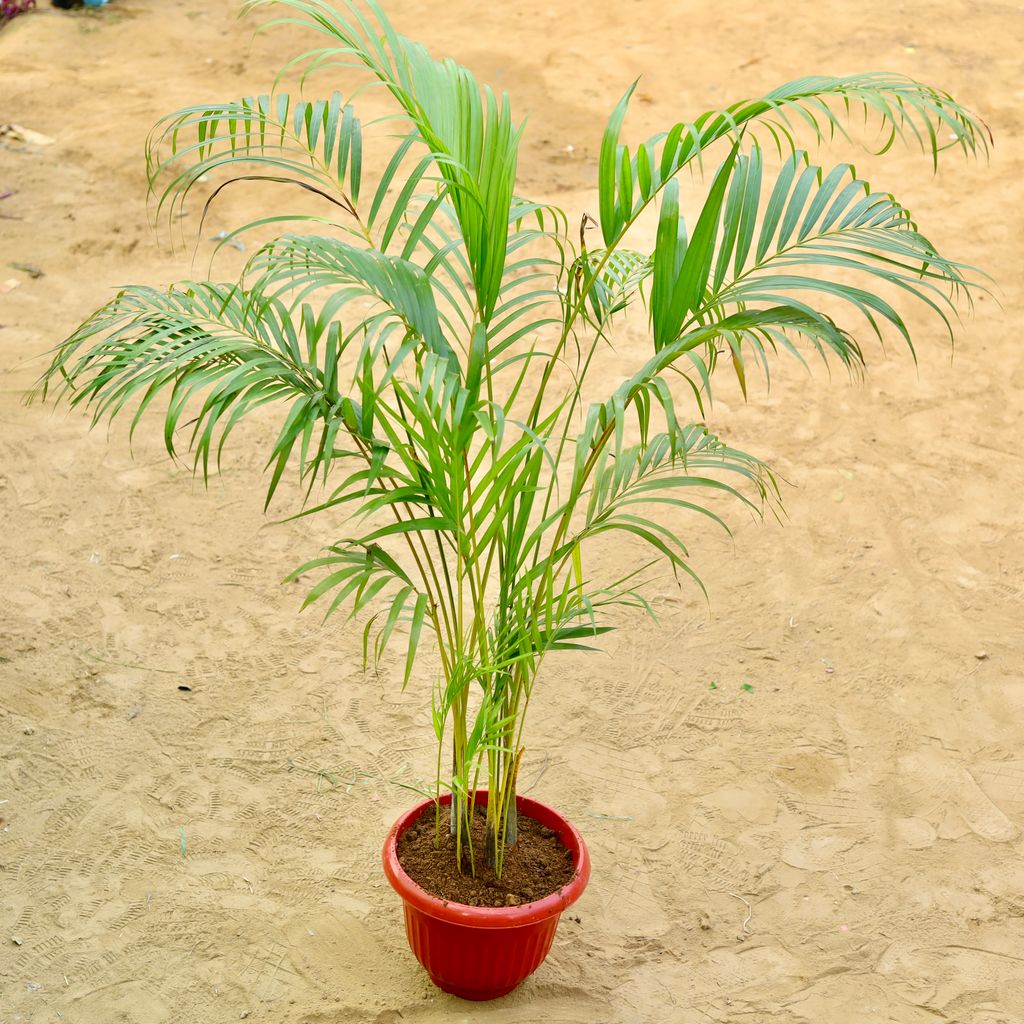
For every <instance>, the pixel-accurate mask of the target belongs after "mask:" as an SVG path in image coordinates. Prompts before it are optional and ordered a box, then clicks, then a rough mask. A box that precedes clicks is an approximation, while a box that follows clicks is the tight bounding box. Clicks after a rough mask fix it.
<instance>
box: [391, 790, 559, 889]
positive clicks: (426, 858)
mask: <svg viewBox="0 0 1024 1024" xmlns="http://www.w3.org/2000/svg"><path fill="white" fill-rule="evenodd" d="M450 818H451V812H450V811H449V809H448V808H447V807H442V808H441V829H440V832H441V837H440V838H441V842H440V845H439V846H438V847H436V848H435V846H434V836H435V827H434V809H433V808H432V807H428V808H427V810H426V811H425V812H424V813H423V814H422V815H421V816H420V817H419V818H417V819H416V821H415V822H413V824H412V825H411V826H410V827H409V828H408V829H407V830H406V831H405V832H404V833H402V836H401V838H400V839H399V840H398V859H399V861H401V864H402V867H403V868H405V871H406V874H408V875H409V877H410V878H412V880H413V881H414V882H416V884H417V885H419V886H420V888H421V889H425V890H426V891H427V892H429V893H430V894H431V895H432V896H436V897H437V898H438V899H442V900H448V901H449V902H451V903H465V904H468V905H469V906H471V907H518V906H520V905H521V904H523V903H531V902H533V901H534V900H539V899H543V898H544V897H545V896H549V895H550V894H551V893H553V892H557V891H558V890H559V889H561V887H562V886H563V885H565V884H567V883H568V882H569V881H570V880H571V879H572V876H573V873H574V869H573V863H572V854H571V853H570V852H569V850H568V849H567V848H566V847H565V845H564V844H563V843H562V840H561V839H559V837H558V833H557V832H554V831H553V830H552V829H550V828H548V827H547V826H546V825H541V824H540V822H538V821H534V819H533V818H528V817H526V816H525V815H522V814H521V815H520V816H519V837H518V839H517V841H516V844H515V846H509V847H507V848H506V849H505V863H504V865H503V867H502V872H501V878H497V877H495V874H494V869H493V868H491V867H488V866H487V865H486V864H485V863H484V861H485V856H484V832H485V828H486V815H485V813H484V811H483V808H478V810H477V813H476V814H475V815H474V816H473V823H472V829H471V831H472V833H473V856H474V858H475V861H476V877H475V878H474V877H472V876H471V875H470V873H469V858H468V856H465V855H464V862H465V863H464V866H463V871H464V872H465V873H464V874H460V873H459V869H458V867H457V866H456V862H455V837H454V836H453V835H451V834H450V832H449V827H450Z"/></svg>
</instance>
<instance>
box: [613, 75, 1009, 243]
mask: <svg viewBox="0 0 1024 1024" xmlns="http://www.w3.org/2000/svg"><path fill="white" fill-rule="evenodd" d="M634 88H635V84H634V86H633V87H631V88H630V89H629V90H628V91H627V92H626V94H625V95H624V96H623V97H622V99H621V100H620V101H619V103H618V105H617V106H616V108H615V110H614V111H613V113H612V116H611V118H610V120H609V123H608V127H607V129H606V130H605V134H604V138H603V140H602V143H601V153H600V176H599V182H598V184H599V189H600V211H601V217H600V222H601V231H602V233H603V235H604V240H605V244H606V245H611V244H612V242H613V241H614V240H617V239H618V238H619V237H621V235H622V233H623V232H624V231H625V229H626V228H627V227H628V226H629V225H630V224H631V223H633V221H635V220H636V218H637V216H638V215H639V213H640V212H641V211H642V210H643V209H644V208H646V206H647V205H648V204H649V203H650V202H651V200H652V199H653V198H654V197H655V196H656V195H657V194H658V193H659V192H660V191H661V190H662V189H663V188H664V187H665V186H666V185H667V184H668V182H669V181H670V180H672V178H674V176H675V175H676V174H678V173H679V171H680V170H682V169H683V168H684V167H686V166H687V165H688V164H690V163H692V162H693V161H695V160H700V159H701V158H702V157H703V155H704V153H705V151H706V150H707V149H709V148H710V147H711V146H712V145H714V144H715V143H716V142H718V141H719V140H720V139H729V140H732V141H733V142H738V141H741V140H747V139H750V138H755V139H756V137H757V134H758V132H759V131H761V132H764V133H766V134H767V135H769V136H770V137H771V138H772V140H773V141H774V142H775V144H776V147H777V149H778V150H779V152H780V153H782V152H785V151H789V152H793V151H795V150H796V149H797V142H796V138H797V135H798V134H800V133H804V132H809V133H810V135H811V136H812V138H814V139H815V140H816V141H817V142H819V143H825V142H828V141H830V140H831V139H833V138H834V137H835V136H836V135H840V136H844V137H845V136H846V135H847V132H846V128H845V124H846V123H847V122H849V121H851V120H854V119H856V117H857V115H862V116H863V119H864V120H865V121H866V122H868V123H870V122H871V121H872V120H873V121H874V123H875V125H876V126H877V129H878V141H877V145H876V146H873V147H869V148H872V149H873V151H874V152H877V153H885V152H887V151H888V150H889V149H890V148H891V147H892V146H893V145H894V144H895V143H896V142H908V141H909V142H915V143H917V144H918V145H919V146H920V148H921V149H922V150H923V151H925V152H927V153H929V154H930V155H931V158H932V162H933V165H935V164H937V162H938V155H939V153H940V152H942V151H943V150H946V149H950V148H957V149H959V150H961V151H962V152H964V153H968V154H977V153H979V152H981V153H987V152H988V145H989V138H990V136H989V131H988V128H987V126H986V125H985V124H984V123H983V122H982V121H981V119H980V118H978V117H977V115H975V114H973V113H971V112H970V111H969V110H967V109H966V108H965V107H963V106H961V105H960V104H959V103H957V102H956V100H954V99H953V97H952V96H950V95H949V93H946V92H943V91H942V90H940V89H935V88H933V87H932V86H929V85H925V84H923V83H922V82H917V81H915V80H914V79H912V78H908V77H906V76H904V75H896V74H890V73H887V72H872V73H869V74H860V75H846V76H841V77H828V76H824V75H814V76H808V77H805V78H798V79H796V80H794V81H792V82H788V83H786V84H785V85H782V86H779V87H778V88H777V89H773V90H772V91H771V92H769V93H766V94H765V95H764V96H763V97H761V98H760V99H755V100H741V101H740V102H738V103H733V104H730V105H729V106H728V107H726V108H725V109H723V110H712V111H708V112H707V113H704V114H701V115H700V117H697V118H695V119H694V120H693V121H681V122H679V123H678V124H676V125H674V126H673V127H672V128H671V129H669V131H668V132H665V133H662V134H659V135H656V136H654V137H653V138H651V139H649V140H647V141H646V142H644V143H641V144H640V145H639V146H638V147H637V149H636V152H635V153H630V150H629V148H628V147H627V146H625V145H624V144H622V143H620V141H619V139H620V136H621V132H622V127H623V124H624V121H625V116H626V110H627V108H628V105H629V100H630V97H631V96H632V93H633V89H634Z"/></svg>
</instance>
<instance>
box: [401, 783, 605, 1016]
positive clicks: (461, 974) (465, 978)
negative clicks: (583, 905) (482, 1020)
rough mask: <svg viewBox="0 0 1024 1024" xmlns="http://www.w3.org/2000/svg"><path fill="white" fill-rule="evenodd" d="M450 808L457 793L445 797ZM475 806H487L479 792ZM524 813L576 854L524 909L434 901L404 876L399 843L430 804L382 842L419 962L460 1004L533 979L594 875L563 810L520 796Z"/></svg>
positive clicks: (411, 812) (423, 805) (498, 993)
mask: <svg viewBox="0 0 1024 1024" xmlns="http://www.w3.org/2000/svg"><path fill="white" fill-rule="evenodd" d="M441 802H442V803H444V804H448V803H451V795H450V794H445V795H444V796H443V797H442V798H441ZM476 802H477V803H478V804H479V803H486V802H487V794H486V792H483V791H478V792H477V795H476ZM516 806H517V807H518V808H519V813H520V814H525V815H527V816H529V817H531V818H534V819H536V820H537V821H539V822H540V823H541V824H542V825H546V826H547V827H548V828H550V829H554V831H555V832H557V833H558V836H559V838H560V839H561V840H562V842H563V843H564V844H565V846H566V847H567V848H568V849H569V851H570V852H571V853H572V860H573V864H574V866H575V868H576V873H575V874H574V875H573V877H572V879H571V880H570V881H569V882H568V883H567V884H566V885H564V886H562V888H561V889H559V890H558V892H554V893H552V894H551V895H550V896H545V897H544V899H542V900H534V902H533V903H524V904H522V905H521V906H518V907H469V906H466V905H465V904H464V903H451V902H447V901H445V900H440V899H438V898H437V897H436V896H431V894H430V893H428V892H427V891H426V890H424V889H421V888H420V887H419V886H418V885H417V884H416V883H415V882H414V881H413V880H412V879H411V878H410V877H409V876H408V875H407V874H406V873H405V869H404V868H403V867H402V865H401V862H400V861H399V859H398V838H399V836H401V834H402V833H403V832H404V831H405V830H406V829H407V828H409V827H410V826H411V825H412V824H413V822H415V821H416V820H417V819H418V818H419V816H420V815H421V814H423V813H424V812H425V811H426V810H427V809H428V808H431V807H433V801H432V800H424V801H423V802H422V803H419V804H417V805H416V806H415V807H413V808H412V809H411V810H409V811H407V812H406V813H405V814H403V815H402V817H401V818H399V819H398V821H396V822H395V824H394V825H393V826H392V828H391V831H390V832H389V833H388V837H387V839H386V840H385V842H384V874H385V875H387V878H388V881H389V882H390V883H391V885H392V887H393V888H394V890H395V891H396V892H397V893H398V895H399V896H401V897H402V900H403V901H404V903H405V932H406V935H407V936H408V938H409V945H410V946H411V947H412V951H413V953H415V954H416V959H417V960H419V962H420V963H421V964H423V966H424V967H425V968H426V970H427V973H428V974H429V975H430V980H431V981H433V983H434V984H435V985H437V987H438V988H440V989H443V990H444V991H445V992H451V993H452V995H456V996H460V997H461V998H462V999H496V998H497V997H498V996H503V995H505V994H506V993H508V992H511V991H512V989H514V988H515V987H516V985H518V984H519V983H520V982H521V981H522V980H523V979H524V978H526V977H528V976H529V975H531V974H533V972H534V971H535V970H537V968H538V967H540V965H541V964H542V963H543V962H544V958H545V957H546V956H547V955H548V950H549V949H551V941H552V940H553V939H554V937H555V930H556V929H557V928H558V919H559V917H561V915H562V911H563V910H565V909H566V908H568V907H570V906H571V905H572V904H573V903H575V902H576V900H578V899H579V897H580V894H581V893H582V892H583V890H584V888H586V885H587V881H588V880H589V878H590V855H589V854H588V853H587V847H586V844H585V843H584V842H583V837H582V836H581V835H580V834H579V832H577V831H576V829H575V828H573V827H572V825H570V824H569V822H568V821H566V820H565V818H563V817H562V816H561V815H560V814H559V813H558V812H557V811H554V810H552V809H551V808H550V807H548V806H546V805H545V804H542V803H540V802H539V801H537V800H531V799H529V797H524V796H518V797H516Z"/></svg>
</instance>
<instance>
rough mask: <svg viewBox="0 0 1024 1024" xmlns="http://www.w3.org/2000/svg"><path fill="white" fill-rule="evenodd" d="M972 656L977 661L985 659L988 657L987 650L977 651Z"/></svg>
mask: <svg viewBox="0 0 1024 1024" xmlns="http://www.w3.org/2000/svg"><path fill="white" fill-rule="evenodd" d="M974 656H975V657H976V658H977V659H978V661H985V660H986V659H987V658H988V651H978V652H977V653H976V654H975V655H974Z"/></svg>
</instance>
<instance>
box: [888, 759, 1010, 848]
mask: <svg viewBox="0 0 1024 1024" xmlns="http://www.w3.org/2000/svg"><path fill="white" fill-rule="evenodd" d="M899 766H900V773H901V776H902V782H903V784H904V786H905V787H906V789H907V791H908V795H909V796H910V797H911V798H912V799H913V800H914V801H915V802H916V803H917V804H918V807H917V816H918V817H921V818H925V819H926V820H928V821H931V822H933V823H934V824H935V825H936V827H937V828H938V830H939V835H940V837H942V838H953V837H955V836H956V835H957V834H958V833H959V834H962V831H963V830H962V829H959V830H958V828H957V825H958V823H962V825H964V826H966V828H967V829H969V830H970V831H971V832H973V833H975V835H978V836H981V837H982V838H983V839H988V840H990V841H992V842H997V843H1008V842H1010V841H1012V840H1013V839H1015V838H1016V837H1017V835H1018V830H1017V827H1016V826H1015V825H1014V824H1013V822H1012V821H1010V819H1009V818H1008V817H1007V816H1006V815H1005V814H1003V812H1002V811H1001V810H999V808H998V807H996V805H995V804H994V803H992V801H991V800H990V799H989V798H988V797H987V796H986V795H985V793H984V792H983V791H982V789H981V787H980V786H979V785H978V784H977V782H975V781H974V777H973V776H972V775H971V773H970V772H969V771H968V770H967V769H966V768H964V767H963V766H962V765H959V764H956V763H955V762H954V761H952V760H951V759H950V758H948V757H947V756H946V755H945V754H943V753H941V752H939V751H937V750H919V751H915V752H914V753H911V754H907V755H905V756H904V757H901V758H900V761H899ZM957 819H959V822H958V821H957Z"/></svg>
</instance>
